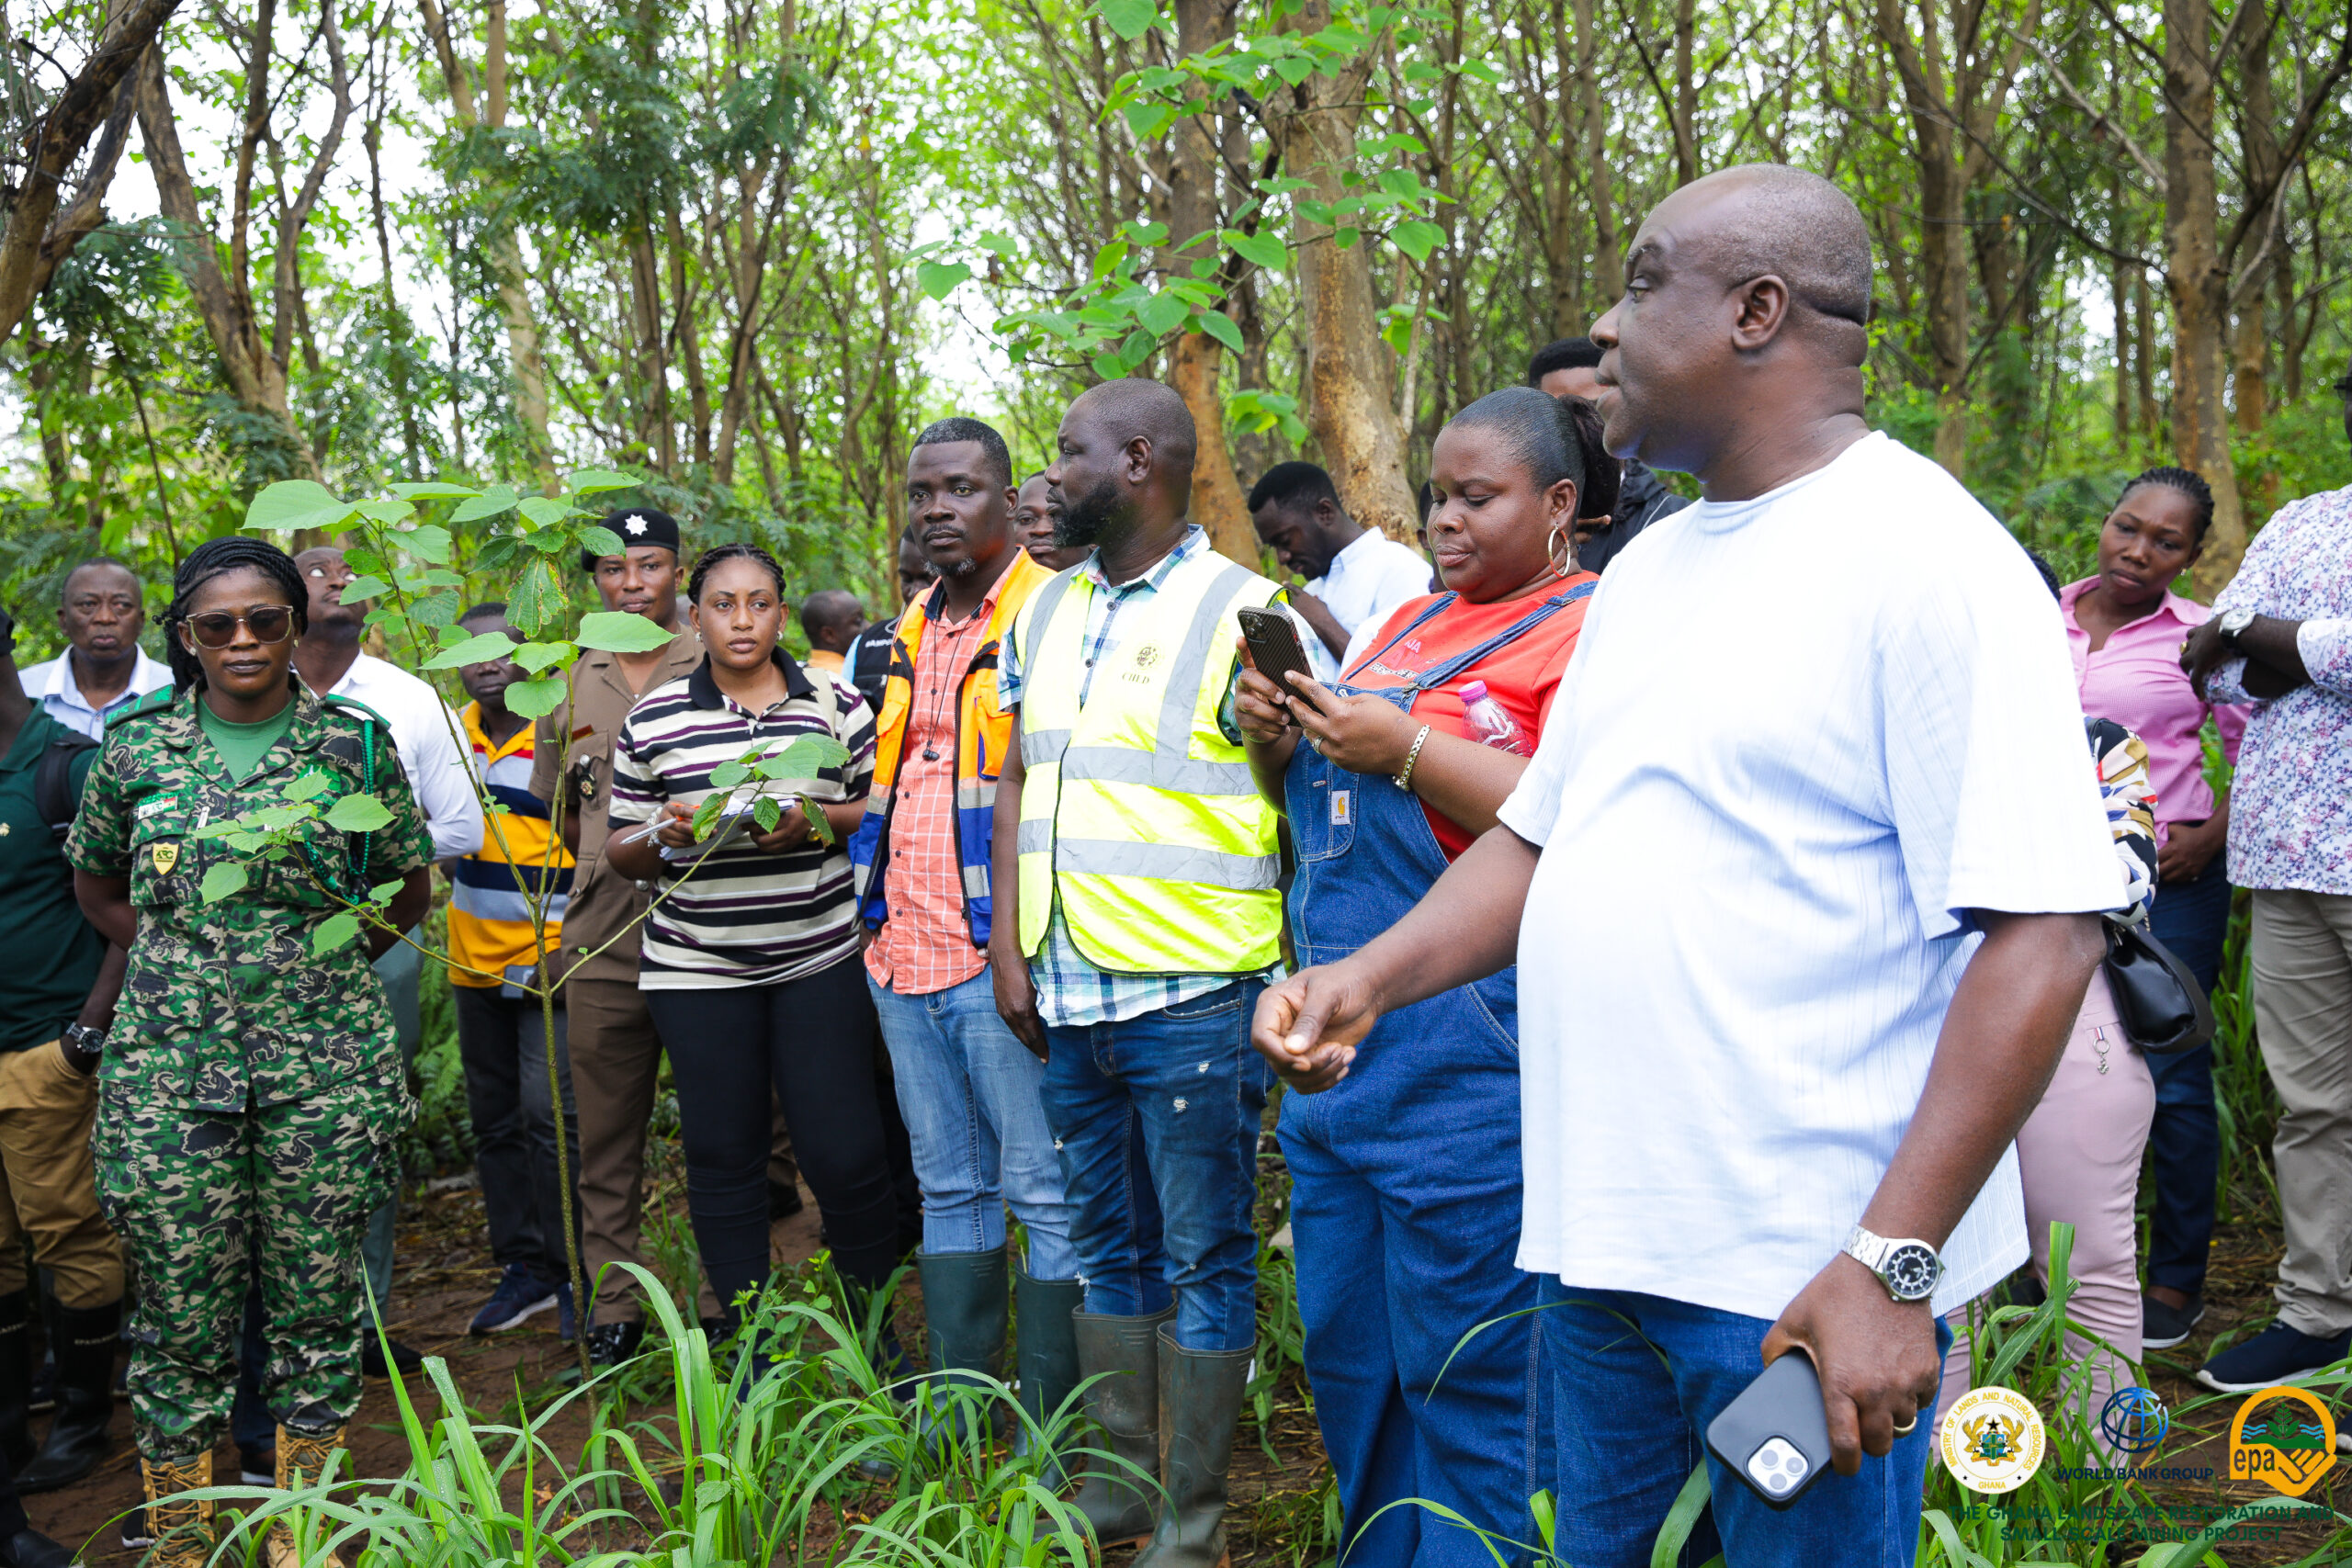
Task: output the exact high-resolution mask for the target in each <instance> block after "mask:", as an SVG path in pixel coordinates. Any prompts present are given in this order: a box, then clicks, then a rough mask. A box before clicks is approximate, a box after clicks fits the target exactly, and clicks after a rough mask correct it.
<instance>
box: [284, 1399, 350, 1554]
mask: <svg viewBox="0 0 2352 1568" xmlns="http://www.w3.org/2000/svg"><path fill="white" fill-rule="evenodd" d="M343 1435H344V1428H343V1427H335V1428H334V1430H332V1431H328V1432H322V1433H321V1434H319V1435H318V1436H316V1437H312V1436H310V1435H307V1434H305V1433H301V1432H297V1431H295V1430H294V1429H293V1428H291V1427H287V1426H285V1425H283V1424H281V1425H280V1426H279V1427H278V1428H277V1489H278V1490H279V1491H280V1492H293V1491H298V1490H300V1489H301V1488H303V1487H306V1486H315V1485H317V1484H318V1483H319V1478H320V1477H321V1476H322V1475H324V1474H325V1473H326V1471H327V1465H328V1463H329V1461H332V1460H333V1459H334V1456H335V1454H336V1453H337V1452H338V1451H340V1450H342V1448H343ZM350 1472H351V1467H350V1466H349V1465H348V1464H345V1465H344V1466H342V1467H341V1469H340V1472H339V1473H338V1479H340V1480H348V1479H350ZM331 1533H332V1530H331V1529H330V1527H329V1524H328V1521H326V1520H324V1519H321V1520H318V1521H316V1522H315V1523H314V1524H313V1525H312V1526H311V1536H312V1538H313V1540H312V1547H311V1550H312V1552H313V1555H312V1556H311V1557H310V1558H308V1559H305V1558H304V1556H303V1555H302V1553H301V1552H300V1551H298V1550H297V1549H296V1547H295V1545H294V1532H293V1531H292V1530H290V1529H288V1528H287V1527H286V1526H285V1525H283V1524H277V1525H272V1526H271V1527H270V1529H269V1568H305V1564H306V1563H307V1565H308V1568H344V1559H343V1554H342V1553H341V1552H334V1551H331V1552H327V1553H325V1554H324V1555H323V1556H322V1555H317V1547H318V1540H320V1539H322V1538H323V1537H325V1536H327V1535H329V1534H331Z"/></svg>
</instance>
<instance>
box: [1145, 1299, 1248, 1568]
mask: <svg viewBox="0 0 2352 1568" xmlns="http://www.w3.org/2000/svg"><path fill="white" fill-rule="evenodd" d="M1256 1359H1257V1352H1256V1350H1255V1349H1254V1348H1251V1349H1248V1350H1186V1349H1183V1348H1180V1347H1179V1346H1178V1345H1177V1343H1176V1325H1174V1324H1172V1323H1170V1324H1168V1325H1165V1326H1163V1327H1162V1328H1161V1329H1160V1331H1159V1433H1160V1441H1159V1452H1160V1456H1161V1457H1160V1464H1159V1478H1160V1483H1161V1484H1163V1485H1165V1486H1166V1487H1167V1488H1168V1506H1167V1507H1166V1508H1164V1509H1162V1510H1161V1511H1160V1515H1159V1528H1157V1529H1154V1530H1153V1531H1152V1532H1151V1544H1150V1545H1149V1546H1148V1547H1146V1548H1145V1549H1144V1550H1143V1551H1142V1553H1141V1554H1140V1555H1139V1556H1137V1557H1136V1562H1135V1568H1224V1565H1225V1564H1226V1563H1227V1561H1228V1560H1227V1555H1226V1540H1225V1501H1226V1472H1227V1470H1228V1469H1230V1468H1231V1466H1232V1464H1233V1429H1234V1428H1235V1427H1238V1425H1240V1422H1241V1396H1242V1394H1243V1393H1246V1392H1247V1391H1248V1389H1249V1387H1250V1367H1251V1365H1252V1364H1253V1363H1254V1362H1255V1361H1256Z"/></svg>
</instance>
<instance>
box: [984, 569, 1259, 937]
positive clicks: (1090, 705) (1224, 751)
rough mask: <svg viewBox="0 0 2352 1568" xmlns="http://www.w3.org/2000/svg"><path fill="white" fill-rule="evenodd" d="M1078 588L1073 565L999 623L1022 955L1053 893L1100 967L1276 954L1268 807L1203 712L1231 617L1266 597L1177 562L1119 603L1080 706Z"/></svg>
mask: <svg viewBox="0 0 2352 1568" xmlns="http://www.w3.org/2000/svg"><path fill="white" fill-rule="evenodd" d="M1094 592H1095V591H1094V588H1093V586H1092V584H1091V583H1090V582H1084V581H1079V579H1078V574H1076V573H1071V574H1069V575H1068V576H1065V577H1062V578H1058V579H1057V580H1056V581H1053V582H1051V583H1049V584H1047V585H1046V587H1045V588H1043V589H1040V590H1039V591H1038V592H1037V594H1036V597H1035V600H1034V601H1032V603H1031V604H1029V606H1028V607H1027V611H1026V613H1024V615H1023V619H1022V621H1021V623H1020V625H1019V626H1016V628H1015V631H1014V636H1015V638H1016V640H1017V642H1018V644H1019V647H1020V650H1021V669H1022V700H1021V732H1020V744H1021V760H1022V765H1023V769H1024V770H1025V772H1026V779H1025V783H1024V784H1023V789H1022V796H1021V825H1020V830H1019V835H1018V839H1017V843H1016V848H1017V851H1018V853H1019V861H1020V869H1021V945H1022V950H1023V952H1024V953H1030V954H1032V955H1034V954H1035V953H1037V952H1038V951H1039V950H1040V949H1041V948H1042V947H1043V946H1044V944H1045V936H1046V928H1047V926H1048V925H1049V924H1050V922H1051V917H1052V914H1053V909H1054V906H1055V904H1056V902H1057V901H1058V903H1059V905H1060V908H1061V911H1062V917H1063V919H1064V920H1065V921H1066V922H1067V923H1068V924H1069V931H1070V935H1071V938H1072V940H1073V941H1075V942H1077V944H1078V947H1079V951H1080V953H1084V954H1085V956H1086V957H1087V959H1088V960H1089V961H1090V962H1091V963H1093V964H1096V965H1097V966H1099V967H1101V968H1103V969H1107V970H1112V971H1114V972H1118V973H1125V974H1243V973H1250V972H1252V971H1255V970H1259V969H1263V968H1265V967H1267V966H1268V965H1269V964H1272V963H1274V962H1275V961H1276V959H1277V958H1278V957H1279V956H1280V952H1281V948H1280V931H1281V924H1282V905H1281V897H1280V895H1279V894H1278V893H1277V892H1276V891H1275V883H1276V880H1277V879H1278V877H1279V876H1280V874H1281V869H1282V866H1281V860H1280V857H1279V855H1278V854H1277V852H1276V850H1275V825H1274V824H1275V819H1274V813H1273V809H1272V807H1271V806H1269V805H1268V804H1267V803H1266V801H1265V800H1264V798H1263V797H1262V796H1261V795H1259V793H1258V786H1257V782H1256V780H1255V779H1254V778H1253V777H1252V776H1251V774H1250V763H1249V760H1248V757H1247V755H1246V754H1245V753H1244V751H1243V750H1242V749H1241V747H1240V746H1238V744H1236V743H1234V742H1232V741H1228V740H1227V739H1225V736H1224V734H1223V733H1222V732H1221V731H1220V730H1219V729H1218V728H1217V722H1216V719H1217V709H1218V707H1219V705H1220V704H1221V703H1222V701H1223V698H1224V695H1225V687H1226V681H1225V679H1224V677H1225V676H1226V675H1227V672H1228V671H1230V670H1231V668H1232V665H1231V660H1232V657H1233V653H1232V650H1233V648H1234V645H1235V642H1236V640H1237V639H1238V637H1239V635H1240V626H1239V622H1238V619H1237V618H1236V616H1235V614H1234V612H1235V611H1237V610H1238V609H1240V608H1241V607H1242V606H1244V605H1256V604H1268V603H1270V602H1272V601H1273V600H1275V599H1276V598H1278V597H1279V595H1280V592H1281V590H1280V589H1279V588H1277V587H1276V586H1275V585H1274V584H1273V583H1272V582H1269V581H1266V580H1265V579H1264V578H1262V577H1260V576H1259V575H1258V574H1257V573H1255V572H1252V571H1250V570H1248V569H1247V568H1244V567H1240V566H1237V565H1235V564H1233V563H1232V562H1230V561H1227V560H1226V559H1224V558H1222V557H1218V556H1214V555H1207V556H1201V557H1197V558H1194V559H1193V560H1191V561H1187V562H1185V563H1184V564H1183V565H1182V566H1181V567H1179V568H1178V569H1177V570H1175V571H1174V572H1172V573H1170V576H1169V578H1168V580H1167V581H1165V582H1163V583H1162V584H1160V585H1159V588H1158V589H1157V590H1156V591H1155V592H1153V593H1152V594H1150V595H1149V596H1148V597H1146V598H1143V599H1141V600H1140V601H1139V602H1137V603H1135V604H1128V605H1125V606H1123V607H1122V608H1121V610H1120V612H1119V644H1118V646H1117V648H1115V649H1113V650H1112V651H1111V653H1109V654H1108V655H1107V656H1105V657H1104V658H1103V660H1101V661H1100V665H1099V667H1098V668H1097V669H1095V670H1094V671H1092V676H1093V680H1092V682H1091V687H1089V688H1088V691H1087V701H1086V705H1085V708H1084V709H1083V711H1080V707H1079V700H1078V698H1079V691H1080V686H1081V684H1082V683H1084V682H1085V680H1086V676H1087V673H1088V672H1087V671H1086V669H1085V667H1084V663H1083V661H1082V660H1080V658H1079V649H1080V646H1081V644H1082V643H1083V640H1084V637H1085V629H1086V621H1087V615H1088V612H1089V609H1090V607H1091V601H1092V597H1093V593H1094ZM1032 726H1035V728H1032Z"/></svg>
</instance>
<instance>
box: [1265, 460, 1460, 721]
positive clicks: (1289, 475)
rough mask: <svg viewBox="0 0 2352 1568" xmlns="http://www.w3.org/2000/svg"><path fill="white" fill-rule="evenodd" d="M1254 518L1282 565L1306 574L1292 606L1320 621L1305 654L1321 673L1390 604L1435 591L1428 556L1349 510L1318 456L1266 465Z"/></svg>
mask: <svg viewBox="0 0 2352 1568" xmlns="http://www.w3.org/2000/svg"><path fill="white" fill-rule="evenodd" d="M1250 521H1251V522H1252V523H1254V524H1256V525H1257V527H1258V538H1259V541H1260V542H1261V543H1262V544H1263V545H1264V546H1265V547H1267V548H1268V549H1270V550H1272V551H1273V552H1274V558H1276V559H1277V560H1279V561H1281V562H1282V563H1283V570H1284V571H1291V572H1296V573H1297V574H1298V575H1299V576H1301V577H1303V578H1305V579H1306V592H1296V591H1293V592H1292V594H1291V606H1292V608H1293V609H1294V610H1295V611H1296V612H1297V613H1298V614H1299V615H1301V616H1302V617H1304V618H1305V620H1306V624H1307V625H1308V626H1311V627H1312V628H1314V631H1315V639H1314V640H1313V641H1311V642H1309V643H1308V644H1307V645H1306V658H1307V662H1309V663H1310V664H1312V665H1314V667H1315V676H1316V679H1317V680H1318V681H1326V682H1329V681H1336V680H1338V679H1339V678H1340V671H1342V670H1344V669H1345V668H1346V667H1347V666H1348V665H1349V664H1350V663H1351V662H1353V660H1354V659H1355V656H1356V654H1357V653H1358V652H1359V651H1361V645H1362V644H1363V641H1364V640H1365V639H1367V638H1369V637H1371V636H1372V634H1373V633H1374V632H1376V631H1378V630H1379V629H1380V627H1381V625H1382V623H1383V622H1385V621H1386V620H1387V619H1388V612H1390V611H1391V610H1394V609H1395V608H1396V607H1397V605H1399V604H1403V603H1404V602H1405V601H1406V600H1408V599H1418V598H1419V597H1421V595H1423V594H1425V593H1427V592H1430V562H1429V558H1428V557H1427V556H1424V555H1422V554H1421V552H1420V551H1419V550H1417V549H1414V548H1413V547H1411V546H1409V545H1400V544H1398V543H1397V541H1396V540H1394V539H1392V538H1390V537H1389V536H1387V535H1385V534H1384V533H1382V532H1381V531H1380V530H1379V529H1377V528H1367V527H1365V526H1364V525H1363V524H1361V523H1359V522H1357V521H1356V520H1355V519H1354V518H1352V517H1351V516H1349V515H1348V513H1347V510H1346V508H1344V507H1342V506H1341V505H1340V492H1339V491H1338V490H1336V489H1334V488H1333V487H1332V484H1331V476H1330V475H1329V474H1328V473H1325V472H1324V471H1323V470H1322V469H1321V468H1317V467H1316V466H1315V465H1314V464H1312V463H1277V464H1275V465H1274V466H1273V467H1272V468H1268V469H1267V470H1266V471H1265V474H1264V475H1263V476H1262V477H1261V478H1260V479H1259V480H1258V482H1257V484H1256V485H1255V486H1254V487H1253V488H1252V489H1251V490H1250Z"/></svg>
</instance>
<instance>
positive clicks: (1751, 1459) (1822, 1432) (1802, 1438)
mask: <svg viewBox="0 0 2352 1568" xmlns="http://www.w3.org/2000/svg"><path fill="white" fill-rule="evenodd" d="M1707 1447H1708V1448H1710V1449H1712V1450H1714V1455H1715V1457H1716V1458H1717V1459H1719V1460H1721V1461H1724V1466H1725V1467H1726V1468H1727V1469H1729V1470H1730V1471H1731V1472H1732V1473H1733V1474H1734V1475H1736V1476H1738V1477H1739V1478H1740V1480H1742V1481H1743V1482H1746V1483H1747V1489H1748V1490H1749V1491H1750V1492H1753V1493H1755V1494H1756V1495H1757V1496H1758V1497H1759V1498H1761V1499H1762V1500H1763V1503H1764V1506H1766V1507H1768V1508H1785V1507H1787V1506H1789V1505H1790V1504H1792V1503H1793V1502H1795V1501H1796V1500H1797V1499H1798V1498H1799V1497H1802V1496H1804V1492H1805V1488H1807V1487H1808V1486H1811V1485H1812V1484H1813V1483H1815V1482H1816V1481H1818V1480H1820V1479H1821V1478H1822V1476H1824V1475H1825V1474H1826V1473H1828V1471H1829V1416H1828V1414H1827V1413H1826V1411H1824V1410H1823V1409H1822V1407H1821V1376H1820V1374H1819V1373H1817V1372H1815V1371H1814V1369H1813V1358H1812V1357H1810V1356H1808V1355H1806V1354H1805V1353H1804V1351H1802V1350H1791V1351H1789V1352H1787V1353H1786V1354H1785V1355H1783V1356H1781V1359H1778V1360H1776V1361H1774V1362H1773V1363H1772V1364H1771V1365H1770V1366H1769V1367H1767V1368H1765V1369H1764V1372H1763V1375H1762V1376H1760V1377H1758V1379H1757V1380H1756V1381H1755V1382H1752V1383H1749V1384H1748V1385H1747V1389H1746V1390H1745V1391H1743V1392H1742V1393H1741V1394H1740V1396H1739V1397H1738V1398H1737V1399H1735V1400H1733V1401H1732V1402H1731V1403H1730V1404H1726V1405H1724V1408H1723V1413H1722V1414H1721V1415H1719V1416H1716V1417H1715V1418H1714V1419H1713V1421H1710V1422H1708V1423H1707Z"/></svg>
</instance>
